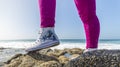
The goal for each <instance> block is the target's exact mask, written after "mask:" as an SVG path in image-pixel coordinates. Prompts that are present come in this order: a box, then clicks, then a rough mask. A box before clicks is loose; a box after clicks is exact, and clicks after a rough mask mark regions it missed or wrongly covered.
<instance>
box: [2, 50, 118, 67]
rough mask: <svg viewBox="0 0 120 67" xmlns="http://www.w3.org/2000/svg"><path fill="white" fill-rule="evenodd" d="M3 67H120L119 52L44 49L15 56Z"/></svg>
mask: <svg viewBox="0 0 120 67" xmlns="http://www.w3.org/2000/svg"><path fill="white" fill-rule="evenodd" d="M1 65H3V64H1ZM4 67H120V50H95V51H91V52H86V53H83V50H82V49H79V48H73V49H63V50H60V49H55V50H52V49H44V50H40V51H34V52H29V53H27V54H17V55H15V56H13V57H12V58H11V59H10V60H8V61H7V62H6V63H5V64H4Z"/></svg>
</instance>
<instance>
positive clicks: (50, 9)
mask: <svg viewBox="0 0 120 67" xmlns="http://www.w3.org/2000/svg"><path fill="white" fill-rule="evenodd" d="M55 7H56V0H39V8H40V18H41V22H40V24H41V25H40V27H41V31H40V32H39V33H40V35H39V38H38V39H37V40H36V42H35V44H34V46H33V47H30V48H28V49H26V51H27V52H30V51H36V50H40V49H45V48H48V47H53V46H57V45H59V39H58V37H57V35H56V34H55V32H54V24H55Z"/></svg>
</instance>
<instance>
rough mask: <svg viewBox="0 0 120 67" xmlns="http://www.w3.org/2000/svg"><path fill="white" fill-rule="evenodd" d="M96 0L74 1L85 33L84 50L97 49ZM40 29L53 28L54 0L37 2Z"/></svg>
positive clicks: (98, 28)
mask: <svg viewBox="0 0 120 67" xmlns="http://www.w3.org/2000/svg"><path fill="white" fill-rule="evenodd" d="M95 1H96V0H74V2H75V4H76V7H77V10H78V14H79V16H80V18H81V20H82V22H83V25H84V29H85V33H86V43H87V45H86V48H97V47H98V39H99V33H100V24H99V20H98V18H97V16H96V2H95ZM39 7H40V17H41V28H45V27H54V24H55V9H56V0H39Z"/></svg>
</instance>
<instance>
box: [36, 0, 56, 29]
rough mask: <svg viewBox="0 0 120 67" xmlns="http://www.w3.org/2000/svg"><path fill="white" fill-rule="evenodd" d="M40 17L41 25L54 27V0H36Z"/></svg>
mask: <svg viewBox="0 0 120 67" xmlns="http://www.w3.org/2000/svg"><path fill="white" fill-rule="evenodd" d="M38 1H39V8H40V17H41V25H40V26H41V27H42V28H45V27H54V23H55V9H56V0H38Z"/></svg>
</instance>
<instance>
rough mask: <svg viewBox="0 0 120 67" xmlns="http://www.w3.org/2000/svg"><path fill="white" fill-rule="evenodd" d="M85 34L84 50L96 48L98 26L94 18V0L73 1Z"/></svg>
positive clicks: (97, 21) (95, 17)
mask: <svg viewBox="0 0 120 67" xmlns="http://www.w3.org/2000/svg"><path fill="white" fill-rule="evenodd" d="M74 1H75V4H76V6H77V9H78V13H79V16H80V18H81V20H82V21H83V25H84V29H85V33H86V43H87V45H86V49H89V48H97V47H98V39H99V33H100V24H99V20H98V18H97V16H96V0H74Z"/></svg>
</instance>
